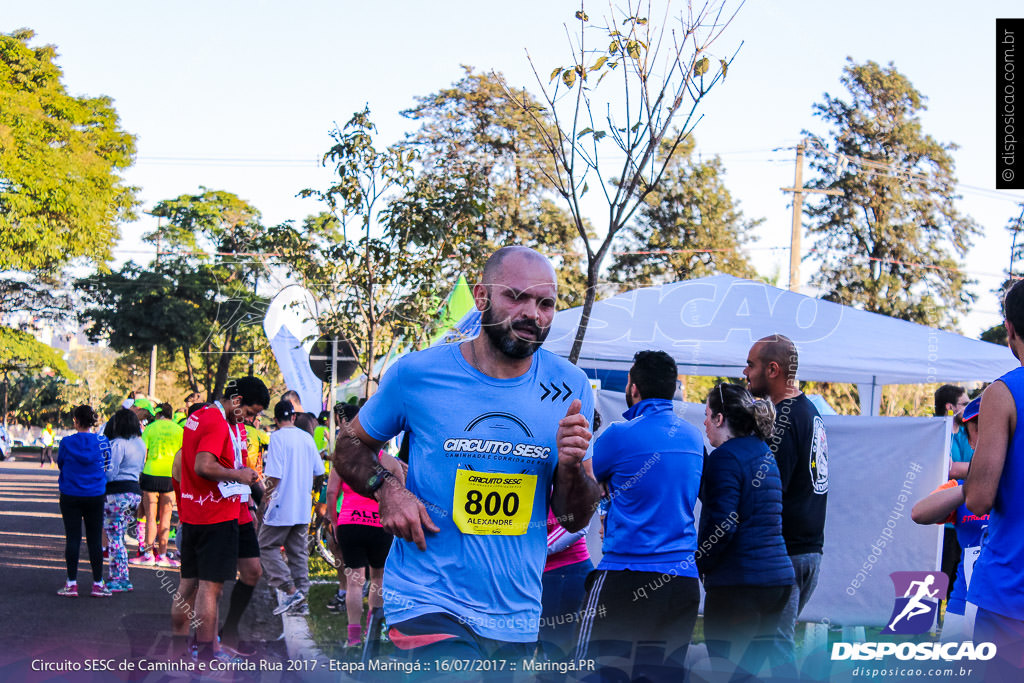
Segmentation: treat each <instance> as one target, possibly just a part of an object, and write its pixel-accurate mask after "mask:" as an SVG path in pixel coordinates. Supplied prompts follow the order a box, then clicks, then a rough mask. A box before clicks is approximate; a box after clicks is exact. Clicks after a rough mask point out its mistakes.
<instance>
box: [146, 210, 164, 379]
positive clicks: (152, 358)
mask: <svg viewBox="0 0 1024 683" xmlns="http://www.w3.org/2000/svg"><path fill="white" fill-rule="evenodd" d="M160 223H161V220H160V217H159V216H157V219H156V264H157V268H159V267H160V228H161V225H160ZM154 395H156V344H153V348H152V350H150V352H149V397H150V398H152V397H153V396H154Z"/></svg>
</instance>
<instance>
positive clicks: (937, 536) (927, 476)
mask: <svg viewBox="0 0 1024 683" xmlns="http://www.w3.org/2000/svg"><path fill="white" fill-rule="evenodd" d="M675 405H676V413H677V414H679V415H680V416H681V417H682V418H683V419H685V420H687V421H688V422H690V423H692V424H694V425H696V426H697V428H698V429H700V430H701V432H702V433H703V431H704V427H703V422H704V406H703V405H702V404H699V403H683V402H681V401H676V402H675ZM596 406H597V409H598V410H599V411H600V412H601V416H602V420H603V421H602V427H603V426H604V425H608V424H610V423H612V422H619V421H621V420H622V419H623V418H622V413H623V412H624V411H625V410H626V403H625V398H624V396H623V394H622V393H621V392H613V391H605V390H602V391H599V392H598V396H597V401H596ZM822 420H824V422H825V431H826V434H827V435H828V447H829V448H828V450H829V462H828V467H829V494H828V513H827V517H826V520H825V547H824V556H823V558H822V564H821V574H820V576H819V579H818V587H817V588H816V589H815V591H814V594H813V596H812V597H811V600H810V602H809V603H808V604H807V606H806V607H804V610H803V612H802V613H801V614H800V620H801V621H821V622H827V623H831V624H834V625H839V626H842V625H850V626H884V625H885V624H886V622H887V620H888V618H889V616H890V613H891V611H892V606H893V598H894V594H893V585H892V581H891V580H890V579H889V574H890V573H891V572H894V571H934V570H936V569H938V567H939V558H940V552H941V545H942V526H941V525H938V524H935V525H930V526H920V525H917V524H915V523H914V522H913V521H912V520H911V519H910V510H911V508H912V507H913V505H914V503H915V502H917V501H918V500H920V499H921V498H923V497H925V496H926V495H928V494H929V493H931V492H932V491H933V490H934V489H935V488H937V487H938V486H939V485H940V484H941V483H942V482H943V481H945V478H946V468H947V460H948V457H949V455H948V454H949V439H950V436H949V430H950V421H949V420H948V419H945V420H940V419H935V418H927V417H860V416H843V415H833V416H824V417H823V418H822ZM705 445H706V446H707V448H708V451H710V450H712V449H711V448H710V445H707V444H705ZM699 509H700V503H699V502H698V514H699ZM698 519H699V517H698ZM587 546H588V547H589V549H590V552H591V556H592V558H593V561H594V566H597V564H598V563H599V562H600V558H601V549H600V548H601V540H600V535H599V533H598V521H597V517H596V515H595V519H594V521H593V522H592V525H591V531H590V533H589V534H588V536H587ZM701 598H702V601H703V594H702V596H701Z"/></svg>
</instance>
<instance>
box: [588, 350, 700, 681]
mask: <svg viewBox="0 0 1024 683" xmlns="http://www.w3.org/2000/svg"><path fill="white" fill-rule="evenodd" d="M676 380H677V370H676V363H675V361H674V360H672V357H671V356H669V355H668V354H667V353H665V352H664V351H640V352H639V353H637V354H636V356H634V358H633V367H632V368H631V369H630V371H629V379H628V381H627V384H626V404H627V405H628V406H629V410H627V411H626V412H625V413H623V417H625V418H626V420H627V421H626V422H617V423H614V424H611V425H609V426H608V428H607V429H606V430H605V431H604V433H602V434H601V436H600V437H599V438H598V439H597V440H596V441H595V442H594V457H593V465H594V476H595V477H596V478H597V480H598V481H599V482H601V483H602V484H603V485H604V486H605V487H606V489H607V491H608V496H609V498H610V504H609V509H608V516H607V518H606V522H605V536H604V547H603V550H604V557H603V558H602V560H601V563H600V564H599V565H598V567H597V569H596V570H595V571H594V572H593V573H591V574H590V576H589V577H588V580H587V597H586V599H585V601H584V604H583V612H582V614H583V617H582V619H581V628H580V642H579V647H578V650H577V656H578V657H579V658H580V659H584V658H588V657H601V656H602V655H612V654H613V653H614V654H615V655H616V656H627V657H629V656H630V655H631V653H628V652H622V650H623V646H624V645H630V644H632V643H639V642H640V641H660V642H661V643H662V644H664V645H665V650H664V654H663V656H662V657H659V658H658V659H659V660H660V661H657V662H653V663H652V662H651V661H646V660H648V658H647V657H644V656H639V655H640V649H639V648H638V652H637V655H638V656H636V657H635V659H634V670H633V672H632V675H633V676H634V677H635V676H640V675H643V676H646V677H648V678H650V679H651V680H654V679H661V678H664V679H666V680H672V679H678V674H679V669H680V668H681V667H682V665H683V661H684V659H685V657H686V649H687V647H688V646H689V643H690V637H691V635H692V634H693V626H694V623H695V622H696V620H697V607H698V603H699V601H700V592H699V591H700V589H699V587H698V581H697V567H696V564H695V562H694V552H695V551H696V550H697V531H696V527H695V526H694V515H693V508H694V505H695V504H696V502H697V494H698V491H699V489H700V478H701V471H702V469H703V465H704V439H703V437H702V436H701V434H700V432H699V431H698V430H697V428H696V427H694V426H693V425H691V424H689V423H688V422H686V421H685V420H683V419H682V418H680V417H679V416H677V415H676V414H675V413H674V412H673V410H672V397H673V395H674V394H675V391H676ZM623 641H631V642H628V643H624V642H623ZM643 651H644V652H651V649H649V648H646V647H645V648H643ZM652 664H653V665H652ZM641 670H642V671H641Z"/></svg>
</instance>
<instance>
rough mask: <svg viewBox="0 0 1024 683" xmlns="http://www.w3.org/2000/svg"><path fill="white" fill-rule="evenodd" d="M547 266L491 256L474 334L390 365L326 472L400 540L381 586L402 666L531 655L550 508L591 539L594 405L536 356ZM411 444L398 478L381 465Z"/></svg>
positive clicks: (514, 251)
mask: <svg viewBox="0 0 1024 683" xmlns="http://www.w3.org/2000/svg"><path fill="white" fill-rule="evenodd" d="M556 296H557V286H556V279H555V273H554V270H553V269H552V267H551V265H550V264H549V263H548V261H547V260H546V259H545V258H544V257H542V256H541V255H540V254H538V253H537V252H535V251H533V250H531V249H526V248H524V247H506V248H503V249H500V250H499V251H497V252H496V253H495V254H493V255H492V256H491V257H490V259H489V260H488V261H487V264H486V266H485V268H484V273H483V277H482V281H481V282H480V283H479V284H476V285H475V286H474V287H473V297H474V299H475V301H476V307H477V308H478V309H479V310H480V311H481V312H482V324H483V332H482V333H481V334H480V335H479V336H478V337H476V338H475V339H472V340H470V341H467V342H463V343H461V344H447V345H442V346H438V347H435V348H432V349H427V350H425V351H420V352H418V353H412V354H409V355H408V356H405V357H404V358H402V359H401V360H399V361H398V362H397V363H396V364H395V365H394V366H393V367H392V368H391V369H390V370H388V372H387V374H385V376H384V378H383V380H382V381H381V385H380V389H379V391H378V392H377V393H376V394H374V396H373V397H372V398H370V400H369V401H368V402H367V403H366V405H365V406H364V407H363V408H362V410H361V411H360V413H359V415H358V416H357V417H356V418H354V419H353V420H352V422H351V423H349V424H346V425H344V426H343V432H342V434H341V436H340V437H339V439H338V442H337V445H336V450H335V455H334V461H335V465H336V466H337V468H338V472H339V473H340V474H341V476H342V477H343V478H344V479H345V481H346V482H347V483H348V484H349V486H351V487H352V488H353V489H354V490H355V491H356V492H357V493H359V494H361V495H364V496H372V497H374V498H376V499H377V500H379V501H380V516H381V522H382V524H383V526H384V528H385V530H387V531H389V532H391V533H393V534H394V535H395V536H396V538H395V541H394V545H393V546H392V549H391V553H390V554H389V556H388V559H387V564H386V566H385V571H384V590H383V592H384V612H385V616H386V618H387V622H388V626H389V628H390V631H389V635H390V637H391V640H392V642H393V643H394V644H395V645H396V646H397V647H398V648H399V649H402V650H407V651H409V652H410V653H411V656H413V657H415V658H418V659H421V660H425V661H432V660H433V659H435V658H436V659H443V658H458V659H474V660H482V659H490V658H495V659H502V658H507V659H512V658H516V659H518V658H519V657H524V656H527V655H529V654H530V653H531V652H532V650H533V648H534V645H535V643H536V640H537V631H538V626H539V619H540V612H541V575H542V572H543V569H544V561H545V556H546V552H547V549H546V548H547V531H546V518H547V510H548V504H549V492H550V491H552V485H553V487H554V490H553V492H552V493H551V494H550V507H551V510H552V511H553V512H554V514H555V515H556V517H558V519H559V521H560V522H561V524H562V526H564V527H565V528H566V529H567V530H569V531H577V530H579V529H581V528H583V527H585V526H586V525H587V523H588V522H589V521H590V516H591V514H592V512H593V510H594V507H595V505H596V503H597V500H598V497H599V495H600V492H599V489H598V485H597V482H596V481H595V480H594V478H593V476H592V475H591V474H590V473H589V472H588V469H589V468H588V467H587V466H585V465H584V462H583V461H584V460H585V459H586V458H589V455H590V449H589V445H590V438H591V433H590V430H589V425H590V421H591V419H592V417H593V411H594V407H593V394H592V393H591V390H590V383H589V380H588V379H587V377H586V375H585V374H584V373H583V371H582V370H579V369H578V368H576V367H574V366H573V365H571V364H569V363H568V362H566V361H565V360H563V359H561V358H559V357H557V356H555V355H553V354H551V353H548V352H546V351H544V350H541V349H540V348H539V347H540V345H541V343H542V342H543V341H544V338H545V337H546V336H547V334H548V329H549V326H550V325H551V321H552V319H553V317H554V313H555V299H556ZM401 431H405V432H407V434H408V436H409V444H410V447H409V472H408V480H407V481H406V482H405V485H403V483H402V482H401V481H400V477H395V476H393V475H392V474H391V473H390V472H389V471H388V470H385V469H383V468H382V466H381V465H380V464H379V462H378V460H377V456H376V454H377V452H378V451H379V450H380V448H381V446H382V445H383V444H384V442H386V441H387V440H388V439H390V438H392V437H394V436H395V435H397V434H398V433H399V432H401Z"/></svg>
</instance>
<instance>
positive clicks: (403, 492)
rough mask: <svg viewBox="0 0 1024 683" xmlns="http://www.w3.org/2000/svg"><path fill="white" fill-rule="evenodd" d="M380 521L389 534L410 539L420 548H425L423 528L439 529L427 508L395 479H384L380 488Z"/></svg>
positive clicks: (430, 530)
mask: <svg viewBox="0 0 1024 683" xmlns="http://www.w3.org/2000/svg"><path fill="white" fill-rule="evenodd" d="M379 500H380V523H381V526H383V527H384V530H385V531H387V532H388V533H390V534H393V535H395V536H398V537H399V538H404V539H405V540H407V541H412V542H413V543H415V544H416V547H417V548H419V549H420V550H426V549H427V540H426V536H425V534H424V530H426V531H429V532H431V533H435V534H436V533H437V532H438V531H440V530H441V529H439V528H438V526H437V525H436V524H434V520H432V519H430V515H429V514H427V508H425V507H424V506H423V503H421V502H420V501H419V499H418V498H416V496H414V495H413V494H412V493H411V492H410V491H409V490H408V489H407V488H405V487H404V486H402V485H401V484H399V483H398V482H397V481H395V480H389V481H385V482H384V485H383V486H382V487H381V488H380V493H379Z"/></svg>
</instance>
